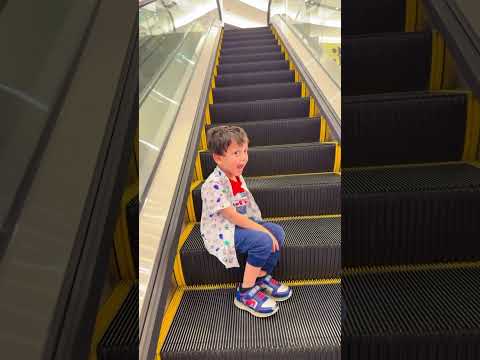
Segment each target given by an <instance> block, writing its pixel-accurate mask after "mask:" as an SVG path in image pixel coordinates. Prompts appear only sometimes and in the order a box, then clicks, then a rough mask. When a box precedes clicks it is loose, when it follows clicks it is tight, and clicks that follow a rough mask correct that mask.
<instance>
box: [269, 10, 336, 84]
mask: <svg viewBox="0 0 480 360" xmlns="http://www.w3.org/2000/svg"><path fill="white" fill-rule="evenodd" d="M270 14H271V16H273V15H276V14H279V15H280V16H282V17H283V18H284V20H285V22H286V23H287V24H289V25H290V26H291V28H292V29H293V30H294V31H295V32H296V34H297V35H298V36H299V37H300V38H301V39H302V40H303V42H304V43H305V45H307V48H308V49H309V50H310V52H311V53H312V55H313V57H314V58H315V59H316V61H317V62H318V63H319V64H320V65H321V66H322V67H323V68H324V69H325V70H326V71H327V72H328V74H329V75H330V77H331V78H332V79H333V80H334V81H335V83H336V84H337V85H338V86H339V87H340V86H341V70H340V63H341V1H340V0H309V1H304V0H288V1H286V0H273V1H272V5H271V8H270Z"/></svg>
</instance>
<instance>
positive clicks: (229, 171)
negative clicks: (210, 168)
mask: <svg viewBox="0 0 480 360" xmlns="http://www.w3.org/2000/svg"><path fill="white" fill-rule="evenodd" d="M213 160H215V162H216V163H217V165H218V166H219V167H220V169H222V171H223V172H224V173H225V175H227V176H228V177H229V178H230V179H232V180H234V179H235V177H236V176H240V175H242V172H243V169H244V168H245V165H247V162H248V143H247V142H245V143H243V144H238V143H237V142H235V141H233V140H232V142H231V144H230V146H229V147H228V149H227V150H226V151H225V152H224V153H223V155H219V154H213Z"/></svg>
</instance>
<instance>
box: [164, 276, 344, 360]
mask: <svg viewBox="0 0 480 360" xmlns="http://www.w3.org/2000/svg"><path fill="white" fill-rule="evenodd" d="M233 299H234V289H216V290H187V291H185V293H184V294H183V297H182V299H181V301H180V305H179V308H178V310H177V312H176V314H175V318H174V319H173V322H172V325H171V327H170V331H169V332H168V335H167V338H166V340H165V343H164V344H163V346H162V347H161V349H160V357H161V358H162V359H185V358H186V356H188V358H189V359H259V358H261V359H306V358H308V359H319V360H327V359H328V360H339V359H340V333H341V330H340V302H341V286H340V284H332V285H303V286H294V287H293V295H292V297H291V298H290V299H289V300H288V301H286V302H285V303H284V304H282V305H281V308H280V310H279V311H278V313H276V314H275V315H274V316H272V317H270V318H269V319H263V320H262V319H256V318H254V317H253V316H251V315H250V314H247V313H246V312H245V311H240V310H239V309H237V308H236V307H235V305H234V304H233ZM319 299H321V311H319V301H320V300H319ZM319 324H322V325H321V326H319ZM219 339H224V340H222V341H219ZM287 344H288V345H287ZM186 354H188V355H186Z"/></svg>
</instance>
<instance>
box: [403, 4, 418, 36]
mask: <svg viewBox="0 0 480 360" xmlns="http://www.w3.org/2000/svg"><path fill="white" fill-rule="evenodd" d="M405 15H406V16H405V18H406V19H405V20H406V21H405V32H414V31H415V25H416V23H417V0H407V1H406V10H405Z"/></svg>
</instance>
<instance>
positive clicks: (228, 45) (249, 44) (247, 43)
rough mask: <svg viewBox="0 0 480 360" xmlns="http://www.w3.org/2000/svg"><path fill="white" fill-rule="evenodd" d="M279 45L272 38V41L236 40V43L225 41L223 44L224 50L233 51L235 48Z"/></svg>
mask: <svg viewBox="0 0 480 360" xmlns="http://www.w3.org/2000/svg"><path fill="white" fill-rule="evenodd" d="M272 45H278V42H277V40H275V38H274V37H273V36H272V38H271V39H248V40H236V41H232V40H230V41H228V40H226V41H224V42H223V44H222V50H226V49H233V48H237V47H238V48H243V47H254V46H272Z"/></svg>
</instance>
